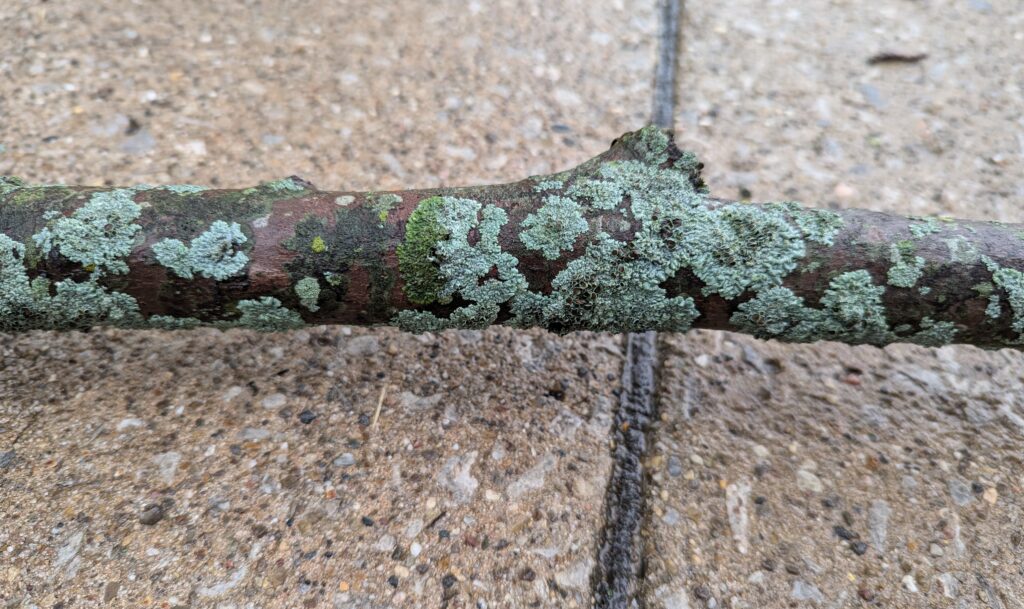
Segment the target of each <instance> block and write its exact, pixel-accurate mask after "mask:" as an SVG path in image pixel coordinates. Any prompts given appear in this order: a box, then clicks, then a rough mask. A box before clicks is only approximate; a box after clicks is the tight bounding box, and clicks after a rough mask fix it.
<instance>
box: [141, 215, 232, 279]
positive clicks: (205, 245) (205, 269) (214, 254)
mask: <svg viewBox="0 0 1024 609" xmlns="http://www.w3.org/2000/svg"><path fill="white" fill-rule="evenodd" d="M246 241H247V239H246V237H245V234H243V233H242V227H241V226H239V225H238V223H237V222H231V223H230V224H229V223H227V222H224V221H223V220H217V221H215V222H213V224H211V225H210V227H209V228H208V229H207V230H206V231H205V232H204V233H203V234H201V235H199V236H198V237H196V238H195V239H192V241H191V243H190V244H189V245H188V246H186V245H185V244H184V243H182V242H181V241H179V240H177V239H164V240H162V241H160V242H158V243H156V244H154V245H153V253H154V254H155V255H156V259H157V261H158V262H159V263H160V264H162V265H163V266H165V267H167V268H168V269H170V270H171V271H173V272H174V273H175V274H176V275H178V276H179V277H182V278H184V279H192V278H193V277H194V276H195V274H199V275H202V276H204V277H209V278H211V279H215V280H217V281H224V280H225V279H230V278H231V277H235V276H238V275H239V274H241V273H242V272H243V271H244V270H245V266H246V265H247V264H248V263H249V257H248V256H246V254H245V252H242V251H236V250H235V248H236V247H238V246H240V245H244V244H245V243H246Z"/></svg>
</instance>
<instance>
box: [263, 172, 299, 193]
mask: <svg viewBox="0 0 1024 609" xmlns="http://www.w3.org/2000/svg"><path fill="white" fill-rule="evenodd" d="M259 188H262V189H264V190H269V191H271V192H273V193H279V194H283V193H293V192H294V193H297V192H303V191H305V190H308V188H307V186H306V184H305V183H303V181H302V180H300V179H298V178H296V177H295V176H289V177H287V178H281V179H280V180H273V181H271V182H264V183H262V184H260V185H259Z"/></svg>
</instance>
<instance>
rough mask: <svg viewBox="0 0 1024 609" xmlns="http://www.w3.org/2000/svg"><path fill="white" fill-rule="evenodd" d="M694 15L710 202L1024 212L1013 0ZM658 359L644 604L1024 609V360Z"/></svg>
mask: <svg viewBox="0 0 1024 609" xmlns="http://www.w3.org/2000/svg"><path fill="white" fill-rule="evenodd" d="M687 10H688V20H689V23H688V26H687V28H686V32H687V33H688V35H687V37H686V40H687V43H686V46H685V51H684V61H685V66H686V67H685V69H684V73H683V76H682V81H683V83H682V87H681V107H680V114H679V116H680V122H681V125H682V127H681V131H682V134H683V137H682V140H683V143H684V145H686V146H689V147H691V148H695V149H697V150H698V152H700V153H701V154H702V155H703V158H704V160H705V162H706V163H707V172H706V175H707V178H708V181H709V183H710V184H711V188H712V192H714V193H715V194H719V195H722V196H727V197H745V196H749V197H751V198H754V199H757V200H788V199H793V200H800V201H804V202H807V203H809V204H813V205H819V206H858V207H866V208H873V209H880V210H890V211H899V212H903V213H917V214H950V215H955V216H964V217H970V218H991V219H998V220H1012V221H1020V220H1021V219H1024V217H1022V215H1021V208H1020V206H1019V205H1018V204H1017V203H1018V202H1019V201H1020V197H1021V194H1022V193H1024V158H1022V153H1024V150H1022V148H1021V141H1024V139H1022V138H1024V127H1022V124H1021V122H1020V116H1021V115H1022V114H1024V112H1022V110H1024V94H1022V90H1021V89H1020V87H1019V86H1018V85H1017V84H1014V83H1019V82H1020V76H1021V69H1022V68H1021V66H1020V65H1019V62H1016V61H1014V60H1010V59H1009V58H1010V57H1016V56H1019V55H1021V53H1022V52H1024V37H1022V36H1021V34H1020V33H1019V31H1018V30H1019V29H1020V28H1019V25H1020V22H1021V19H1022V18H1024V16H1022V15H1021V14H1020V11H1019V10H1017V8H1016V7H1015V6H1014V5H1012V4H1010V3H999V2H993V3H989V2H957V3H932V4H928V5H922V4H907V3H902V2H888V1H883V2H878V3H873V4H872V7H871V10H864V7H863V6H861V5H855V4H850V3H835V2H824V1H822V2H817V1H814V2H802V3H799V5H795V4H794V5H788V4H785V5H779V4H778V3H769V4H765V3H758V2H752V1H746V0H730V1H728V2H725V3H716V4H715V5H714V6H710V5H701V4H692V3H691V4H688V5H687ZM885 53H891V54H896V55H900V56H902V57H903V59H902V60H894V59H891V58H890V59H889V60H885V61H880V60H879V58H880V57H881V56H882V54H885ZM921 53H926V54H927V57H925V58H922V59H919V60H913V61H909V60H907V58H912V57H913V56H914V55H917V54H921ZM661 350H662V353H663V357H664V359H663V361H662V376H661V384H660V389H659V395H660V398H661V409H662V413H663V421H662V424H661V427H660V430H659V435H658V439H657V441H656V442H655V445H654V449H653V451H652V454H651V455H650V465H651V467H652V475H653V484H652V487H651V494H650V497H649V502H650V503H649V506H650V509H651V510H652V514H651V520H650V521H649V527H648V530H647V540H648V541H647V543H648V546H647V550H646V555H647V559H648V562H647V575H648V578H647V581H646V586H647V588H646V595H647V602H648V604H647V606H648V607H652V608H659V609H660V608H672V609H678V608H679V607H731V608H736V609H740V608H743V607H751V608H753V607H757V608H765V609H771V608H776V607H802V606H820V607H857V606H885V607H973V606H986V607H1004V608H1012V607H1020V606H1021V605H1020V601H1019V600H1018V599H1020V598H1024V587H1022V586H1024V578H1022V576H1021V573H1022V571H1021V569H1022V568H1024V545H1022V541H1021V536H1020V534H1019V529H1020V522H1021V518H1022V515H1024V511H1022V510H1024V496H1022V494H1021V493H1022V490H1024V479H1022V478H1021V467H1020V455H1021V453H1020V446H1021V444H1022V442H1024V427H1022V426H1021V422H1022V421H1024V410H1022V408H1021V404H1022V403H1024V399H1022V398H1024V388H1022V386H1021V381H1020V375H1019V374H1018V372H1017V371H1018V370H1019V369H1020V366H1021V363H1022V361H1024V359H1022V356H1021V355H1020V354H1019V353H1016V352H1009V351H1006V352H994V353H986V352H983V351H980V350H978V349H973V348H952V347H950V348H943V349H939V350H933V349H924V348H918V347H907V346H901V347H890V348H887V349H884V350H879V349H874V348H868V347H860V348H850V347H844V346H838V345H820V346H789V345H782V344H778V343H771V342H758V341H755V340H752V339H748V338H746V337H741V336H736V335H729V334H713V333H695V334H692V335H689V336H686V337H682V336H671V335H666V336H663V337H662V344H661Z"/></svg>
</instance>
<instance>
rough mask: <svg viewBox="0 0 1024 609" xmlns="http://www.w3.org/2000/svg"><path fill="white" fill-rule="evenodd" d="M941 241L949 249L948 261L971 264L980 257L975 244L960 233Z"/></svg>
mask: <svg viewBox="0 0 1024 609" xmlns="http://www.w3.org/2000/svg"><path fill="white" fill-rule="evenodd" d="M943 241H944V242H945V244H946V247H947V248H948V249H949V261H950V262H952V263H954V264H972V263H975V262H977V261H978V260H980V259H981V252H979V251H978V248H977V246H975V245H974V243H972V242H971V241H969V240H968V239H967V238H965V237H963V236H961V235H956V236H955V237H952V238H950V239H944V240H943Z"/></svg>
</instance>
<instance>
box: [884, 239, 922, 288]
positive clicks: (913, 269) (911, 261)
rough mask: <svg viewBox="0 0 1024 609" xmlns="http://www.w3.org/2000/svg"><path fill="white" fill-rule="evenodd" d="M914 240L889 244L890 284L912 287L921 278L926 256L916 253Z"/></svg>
mask: <svg viewBox="0 0 1024 609" xmlns="http://www.w3.org/2000/svg"><path fill="white" fill-rule="evenodd" d="M914 249H915V246H914V243H913V242H912V241H900V242H899V243H893V244H892V245H890V246H889V261H890V262H892V266H891V267H889V273H888V280H889V285H891V286H895V287H899V288H912V287H914V285H915V284H916V283H917V281H918V280H919V279H920V278H921V274H922V271H923V269H924V262H925V261H924V258H922V257H920V256H915V255H914Z"/></svg>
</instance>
